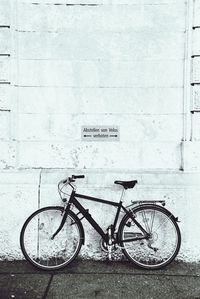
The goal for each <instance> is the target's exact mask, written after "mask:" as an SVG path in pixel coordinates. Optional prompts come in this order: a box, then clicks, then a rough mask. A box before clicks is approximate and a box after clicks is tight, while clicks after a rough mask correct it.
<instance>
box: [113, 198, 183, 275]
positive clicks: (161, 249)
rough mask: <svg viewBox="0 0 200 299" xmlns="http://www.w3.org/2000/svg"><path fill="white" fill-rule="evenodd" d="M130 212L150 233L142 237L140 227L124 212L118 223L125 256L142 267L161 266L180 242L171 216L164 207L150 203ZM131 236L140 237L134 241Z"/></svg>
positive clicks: (177, 249)
mask: <svg viewBox="0 0 200 299" xmlns="http://www.w3.org/2000/svg"><path fill="white" fill-rule="evenodd" d="M133 215H134V217H135V219H136V220H137V222H138V223H139V224H140V225H141V226H142V227H143V228H144V229H145V230H146V232H147V233H148V234H149V237H146V238H143V237H144V234H143V233H142V231H141V229H140V228H139V227H138V226H137V225H136V224H135V223H134V221H133V220H132V219H131V218H130V216H128V215H125V216H124V218H123V219H122V221H121V223H120V226H119V242H120V243H121V246H122V247H123V249H122V250H123V253H124V254H125V256H126V257H127V258H128V259H129V260H130V261H131V262H133V263H134V264H135V265H137V266H139V267H141V268H144V269H161V268H162V267H164V266H166V265H168V264H169V263H171V262H172V261H173V260H174V258H175V257H176V256H177V254H178V252H179V249H180V244H181V234H180V230H179V227H178V225H177V222H176V220H175V218H174V216H173V215H172V214H171V213H170V212H169V211H168V210H166V209H165V208H162V207H160V206H156V205H150V204H149V205H143V206H142V205H141V206H139V207H136V208H135V209H134V210H133ZM134 238H141V239H140V240H137V241H133V239H134ZM142 238H143V239H142ZM129 240H130V241H129Z"/></svg>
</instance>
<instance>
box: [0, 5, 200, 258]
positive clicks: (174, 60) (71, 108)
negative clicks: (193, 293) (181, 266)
mask: <svg viewBox="0 0 200 299" xmlns="http://www.w3.org/2000/svg"><path fill="white" fill-rule="evenodd" d="M70 4H72V5H66V1H63V0H60V1H59V2H56V3H55V1H52V0H51V1H50V0H49V1H45V0H43V1H42V0H40V1H37V2H35V3H32V1H29V0H26V1H25V0H24V1H21V0H18V1H1V2H0V39H1V40H2V42H1V43H0V167H1V173H0V181H1V190H0V194H1V207H2V208H1V217H0V223H1V232H0V239H1V240H2V241H3V242H0V257H1V258H3V259H4V258H9V259H12V258H21V257H22V256H21V252H20V249H19V241H18V239H19V231H20V228H21V226H22V224H23V222H24V220H25V218H26V217H27V216H28V215H29V214H30V213H31V212H32V211H34V210H35V209H37V208H38V206H45V205H50V204H59V203H60V201H59V198H58V194H57V190H56V186H57V185H56V183H57V182H58V181H59V180H60V179H62V178H64V177H66V176H67V175H71V174H79V173H80V174H82V173H83V174H85V175H86V180H84V182H83V181H82V182H79V183H78V186H79V191H80V192H85V193H86V192H87V193H88V194H91V195H94V196H101V197H106V198H107V199H113V200H115V199H116V198H117V199H118V198H119V196H120V192H121V189H120V188H119V187H117V186H114V185H113V181H114V180H115V179H124V180H126V179H127V180H128V179H138V181H139V185H138V187H137V188H136V190H135V191H133V190H132V191H128V192H127V196H126V201H127V203H128V201H130V199H136V198H141V199H165V200H166V202H167V207H168V208H169V209H171V210H172V211H173V212H174V213H175V214H176V215H177V216H179V218H180V219H181V229H182V234H183V245H182V248H181V252H180V255H179V258H180V259H183V260H190V261H194V260H195V261H197V260H198V259H199V250H200V242H199V240H198V239H199V238H198V237H197V236H198V234H199V232H198V223H197V222H198V221H199V220H198V219H199V217H198V211H197V209H196V206H197V205H198V198H199V193H200V189H199V184H198V183H199V174H198V171H199V167H200V164H199V162H198V161H199V138H200V135H199V129H200V120H199V114H198V112H193V110H199V107H200V104H199V103H200V102H199V87H198V80H199V78H200V76H199V73H198V72H199V71H198V69H199V57H198V56H197V57H196V56H195V57H194V58H191V55H193V56H194V55H198V51H199V47H198V42H199V37H198V30H200V29H198V26H199V25H200V24H199V25H198V20H199V18H198V14H199V8H198V7H200V6H199V1H196V2H195V10H194V11H195V15H194V16H193V14H192V13H191V11H192V5H191V3H190V2H188V3H187V2H186V3H185V2H184V1H180V0H162V1H157V0H145V1H139V0H132V1H130V0H129V1H128V0H115V1H114V0H113V1H111V0H110V1H104V0H88V1H86V0H84V1H83V0H81V1H80V0H79V1H76V0H72V1H70ZM193 22H194V23H193ZM194 24H195V25H194ZM194 26H197V28H196V29H195V30H193V31H194V32H195V33H193V32H192V27H194ZM191 45H192V46H191ZM194 53H195V54H194ZM191 66H192V67H191ZM190 68H191V69H192V74H191V73H190ZM190 83H194V84H193V85H192V87H191V86H190ZM191 111H192V113H191ZM83 125H88V126H89V125H93V126H95V125H117V126H119V127H120V141H116V142H94V141H91V142H84V141H82V139H81V127H82V126H83ZM183 169H184V171H183ZM99 209H101V213H99ZM90 210H91V213H94V215H96V217H97V218H98V220H99V222H102V223H103V225H104V227H105V228H106V227H107V225H108V224H109V221H108V219H109V218H111V219H112V216H113V215H114V210H110V209H109V210H108V208H107V207H103V206H102V205H100V206H99V208H98V209H97V207H96V206H93V205H92V204H90ZM188 212H191V214H192V217H191V219H190V218H189V217H188V216H189V215H188ZM195 216H196V217H197V219H195ZM194 219H195V221H194ZM86 228H87V233H86V235H87V239H86V245H85V246H84V248H83V250H82V251H81V256H83V257H92V258H101V252H100V250H99V237H98V236H97V235H96V233H95V232H94V231H93V230H92V229H91V228H90V227H89V226H87V225H86Z"/></svg>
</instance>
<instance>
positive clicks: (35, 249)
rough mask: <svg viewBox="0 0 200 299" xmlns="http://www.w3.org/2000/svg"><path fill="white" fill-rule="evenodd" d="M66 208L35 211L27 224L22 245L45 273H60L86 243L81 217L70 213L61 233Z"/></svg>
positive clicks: (24, 252)
mask: <svg viewBox="0 0 200 299" xmlns="http://www.w3.org/2000/svg"><path fill="white" fill-rule="evenodd" d="M63 210H64V209H63V207H45V208H42V209H40V210H37V211H36V212H34V213H33V214H32V215H31V216H30V217H29V218H28V219H27V220H26V222H25V223H24V225H23V227H22V230H21V234H20V245H21V249H22V252H23V254H24V256H25V258H26V259H27V260H28V261H29V262H30V263H31V264H32V265H34V266H36V267H37V268H39V269H43V270H57V269H61V268H63V267H65V266H66V265H67V264H69V263H70V262H72V261H73V260H74V259H75V257H76V256H77V254H78V253H79V251H80V249H81V246H82V243H83V240H84V232H83V227H82V224H81V222H80V220H79V219H78V217H77V216H76V215H75V214H74V213H73V212H72V211H69V214H68V216H67V219H66V221H65V224H64V226H63V228H62V229H61V231H60V232H59V233H58V234H57V235H56V236H55V238H54V239H53V240H52V236H53V234H54V233H55V232H56V230H57V229H58V227H59V225H60V223H61V220H62V217H63V215H62V213H63Z"/></svg>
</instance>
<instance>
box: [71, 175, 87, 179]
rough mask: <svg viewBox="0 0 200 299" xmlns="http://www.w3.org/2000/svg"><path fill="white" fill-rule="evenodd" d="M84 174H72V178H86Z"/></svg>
mask: <svg viewBox="0 0 200 299" xmlns="http://www.w3.org/2000/svg"><path fill="white" fill-rule="evenodd" d="M84 177H85V176H84V175H72V179H84Z"/></svg>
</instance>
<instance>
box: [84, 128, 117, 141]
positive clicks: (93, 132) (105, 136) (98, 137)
mask: <svg viewBox="0 0 200 299" xmlns="http://www.w3.org/2000/svg"><path fill="white" fill-rule="evenodd" d="M81 138H82V140H83V141H119V126H82V127H81Z"/></svg>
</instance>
